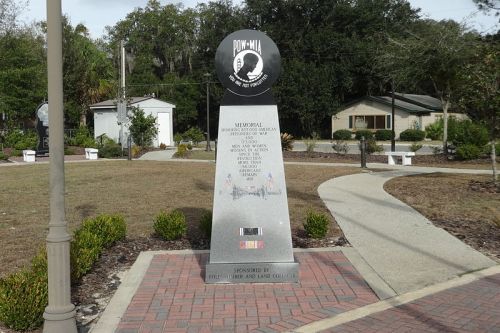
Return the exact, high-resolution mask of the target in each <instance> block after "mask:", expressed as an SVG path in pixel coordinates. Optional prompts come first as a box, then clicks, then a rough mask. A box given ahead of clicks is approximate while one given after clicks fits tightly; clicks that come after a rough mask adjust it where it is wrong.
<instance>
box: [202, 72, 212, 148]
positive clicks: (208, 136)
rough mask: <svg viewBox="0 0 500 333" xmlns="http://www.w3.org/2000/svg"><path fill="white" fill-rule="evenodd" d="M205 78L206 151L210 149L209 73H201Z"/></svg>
mask: <svg viewBox="0 0 500 333" xmlns="http://www.w3.org/2000/svg"><path fill="white" fill-rule="evenodd" d="M203 76H205V77H206V78H207V148H206V151H211V150H212V148H211V147H210V91H209V84H210V76H211V74H210V73H205V74H203Z"/></svg>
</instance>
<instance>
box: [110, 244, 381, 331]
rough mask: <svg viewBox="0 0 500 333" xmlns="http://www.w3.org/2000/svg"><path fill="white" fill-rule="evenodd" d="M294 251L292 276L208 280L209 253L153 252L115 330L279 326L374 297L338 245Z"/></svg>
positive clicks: (342, 309) (299, 322) (293, 324)
mask: <svg viewBox="0 0 500 333" xmlns="http://www.w3.org/2000/svg"><path fill="white" fill-rule="evenodd" d="M295 257H296V259H297V260H298V261H299V262H300V275H299V276H300V283H297V284H291V283H283V284H232V285H206V284H205V283H204V280H203V275H204V264H205V263H206V261H207V259H208V255H207V254H197V255H193V254H190V255H177V254H166V255H156V256H155V257H154V258H153V260H152V262H151V265H150V267H149V269H148V271H147V273H146V275H145V277H144V279H143V281H142V284H141V285H140V287H139V289H138V290H137V292H136V294H135V296H134V297H133V299H132V301H131V303H130V305H129V307H128V309H127V311H126V313H125V314H124V316H123V317H122V319H121V322H120V324H119V326H118V328H117V330H116V332H118V333H132V332H134V333H135V332H141V333H146V332H151V333H153V332H189V333H191V332H193V333H194V332H251V331H254V332H266V333H267V332H282V331H286V330H290V329H293V328H295V327H299V326H302V325H305V324H308V323H310V322H312V321H317V320H321V319H324V318H327V317H331V316H333V315H335V314H338V313H341V312H345V311H349V310H352V309H355V308H358V307H360V306H364V305H367V304H370V303H373V302H377V301H378V298H377V296H376V295H375V294H374V293H373V292H372V290H371V289H370V288H369V287H368V285H367V284H366V283H365V282H364V280H363V279H362V277H361V276H360V275H359V274H358V272H357V271H356V270H355V269H354V267H353V266H352V265H351V263H350V262H349V261H348V260H347V259H346V257H345V256H344V255H343V254H342V253H341V252H338V251H332V252H305V253H296V254H295Z"/></svg>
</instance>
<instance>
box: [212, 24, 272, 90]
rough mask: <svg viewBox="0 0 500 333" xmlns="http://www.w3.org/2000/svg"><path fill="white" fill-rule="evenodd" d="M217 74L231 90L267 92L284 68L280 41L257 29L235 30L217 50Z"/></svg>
mask: <svg viewBox="0 0 500 333" xmlns="http://www.w3.org/2000/svg"><path fill="white" fill-rule="evenodd" d="M215 66H216V70H217V76H218V77H219V80H220V82H221V83H222V85H223V86H224V87H225V88H226V89H228V90H229V91H230V92H231V93H233V94H235V95H238V96H241V97H255V96H259V95H261V94H263V93H265V92H267V91H268V90H269V89H270V88H271V86H272V84H273V83H274V82H275V81H276V79H277V78H278V76H279V74H280V70H281V57H280V53H279V51H278V48H277V47H276V44H274V42H273V41H272V40H271V38H269V37H268V36H267V35H265V34H264V33H262V32H260V31H257V30H239V31H236V32H233V33H232V34H230V35H229V36H227V37H226V38H224V40H223V41H222V42H221V43H220V45H219V47H218V48H217V52H216V54H215Z"/></svg>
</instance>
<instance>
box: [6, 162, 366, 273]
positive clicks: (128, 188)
mask: <svg viewBox="0 0 500 333" xmlns="http://www.w3.org/2000/svg"><path fill="white" fill-rule="evenodd" d="M285 172H286V180H287V191H288V200H289V208H290V219H291V224H292V229H294V230H297V229H300V228H302V223H303V221H304V217H305V212H306V210H307V208H309V207H312V208H314V209H315V210H317V211H322V212H325V213H328V210H327V209H326V207H325V206H324V205H323V203H322V201H321V200H320V199H319V196H318V194H317V187H318V186H319V185H320V184H321V183H323V182H324V181H326V180H328V179H331V178H333V177H336V176H340V175H346V174H351V173H356V172H359V169H358V168H332V167H310V166H298V165H288V166H286V167H285ZM214 175H215V164H213V163H184V162H153V161H133V162H128V161H98V162H90V163H67V164H66V207H67V212H66V218H67V220H68V223H69V225H70V229H74V228H75V227H76V226H78V225H79V224H80V223H81V221H82V220H83V219H84V218H85V217H88V216H95V215H97V214H100V213H121V214H123V215H124V216H125V219H126V221H127V224H128V236H129V237H134V236H145V235H150V234H151V232H152V224H153V218H154V216H155V215H156V214H158V212H159V211H160V210H162V209H163V210H169V209H173V208H178V209H181V210H182V211H183V212H184V213H185V214H186V218H187V221H188V223H189V232H188V233H189V234H190V235H191V237H198V234H197V232H198V231H197V226H198V221H199V217H200V216H201V214H202V212H203V209H211V208H212V195H213V185H214ZM0 179H1V187H2V190H1V192H0V244H1V246H2V256H0V276H3V275H5V274H7V273H9V272H12V271H14V270H16V269H18V268H19V267H22V266H23V265H25V264H26V263H28V261H29V260H30V258H32V257H33V256H34V255H35V253H36V252H37V251H38V249H39V248H40V247H42V246H43V245H44V241H45V237H46V234H47V229H48V221H49V198H48V193H49V190H48V165H47V164H35V165H25V166H9V167H1V168H0ZM332 220H333V218H332ZM340 234H341V233H340V230H338V228H334V229H332V230H331V231H330V236H336V235H340Z"/></svg>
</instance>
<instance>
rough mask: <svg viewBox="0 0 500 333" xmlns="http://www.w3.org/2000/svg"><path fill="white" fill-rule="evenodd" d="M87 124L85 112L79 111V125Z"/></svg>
mask: <svg viewBox="0 0 500 333" xmlns="http://www.w3.org/2000/svg"><path fill="white" fill-rule="evenodd" d="M85 126H87V113H86V112H82V113H80V127H85Z"/></svg>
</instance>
